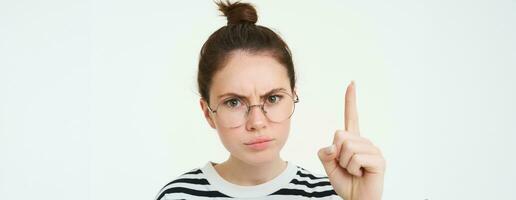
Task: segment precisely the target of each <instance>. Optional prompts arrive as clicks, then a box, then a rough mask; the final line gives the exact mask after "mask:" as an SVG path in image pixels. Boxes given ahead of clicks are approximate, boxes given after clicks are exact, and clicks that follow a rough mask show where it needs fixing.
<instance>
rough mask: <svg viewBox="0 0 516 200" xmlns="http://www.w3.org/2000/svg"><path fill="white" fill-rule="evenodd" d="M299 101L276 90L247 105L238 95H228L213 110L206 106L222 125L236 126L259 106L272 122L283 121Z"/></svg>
mask: <svg viewBox="0 0 516 200" xmlns="http://www.w3.org/2000/svg"><path fill="white" fill-rule="evenodd" d="M298 102H299V98H298V96H297V95H291V94H289V93H286V92H276V93H273V94H270V95H268V96H267V97H266V98H265V99H264V101H263V103H262V104H258V105H249V104H248V103H247V102H246V101H245V100H243V99H242V98H240V97H229V98H227V99H224V100H222V101H221V102H220V103H219V104H218V105H217V107H216V108H215V110H212V109H211V107H210V106H208V110H210V112H212V113H215V114H216V115H217V117H218V118H219V120H220V122H221V125H222V126H224V127H231V128H233V127H238V126H241V125H242V124H244V123H245V121H246V120H247V116H248V114H249V112H251V109H252V108H253V107H259V108H261V110H262V111H263V113H264V114H265V116H266V117H267V118H268V119H269V120H270V121H272V122H276V123H279V122H283V121H285V120H287V119H289V118H290V117H291V116H292V114H293V113H294V109H295V104H296V103H298Z"/></svg>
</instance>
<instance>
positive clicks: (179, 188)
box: [155, 168, 213, 200]
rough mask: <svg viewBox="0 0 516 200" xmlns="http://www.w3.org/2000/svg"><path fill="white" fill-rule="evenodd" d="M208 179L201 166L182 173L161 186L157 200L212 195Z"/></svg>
mask: <svg viewBox="0 0 516 200" xmlns="http://www.w3.org/2000/svg"><path fill="white" fill-rule="evenodd" d="M208 185H209V183H208V180H207V179H206V177H205V175H204V174H203V172H202V170H201V169H200V168H195V169H192V170H190V171H188V172H186V173H183V174H181V175H180V176H178V177H176V178H175V179H173V180H172V181H170V182H168V183H167V184H165V186H163V187H162V188H161V190H160V191H159V193H158V195H156V198H155V199H156V200H168V199H192V198H193V197H201V196H206V197H208V196H210V195H213V194H211V193H212V192H211V191H209V189H208Z"/></svg>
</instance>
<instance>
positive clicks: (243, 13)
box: [216, 0, 258, 25]
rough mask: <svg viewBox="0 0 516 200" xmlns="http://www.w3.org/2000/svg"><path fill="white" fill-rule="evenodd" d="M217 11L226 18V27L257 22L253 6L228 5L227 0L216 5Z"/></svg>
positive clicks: (247, 4) (238, 3)
mask: <svg viewBox="0 0 516 200" xmlns="http://www.w3.org/2000/svg"><path fill="white" fill-rule="evenodd" d="M216 4H217V5H218V6H219V10H220V11H221V12H222V13H223V14H224V16H226V18H227V20H228V25H230V24H246V23H249V24H255V23H256V21H258V16H257V15H256V10H255V9H254V6H253V5H251V4H249V3H240V2H239V1H237V2H235V3H230V2H229V0H226V2H223V1H222V0H221V1H219V2H217V3H216Z"/></svg>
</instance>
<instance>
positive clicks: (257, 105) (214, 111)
mask: <svg viewBox="0 0 516 200" xmlns="http://www.w3.org/2000/svg"><path fill="white" fill-rule="evenodd" d="M280 93H284V94H286V95H288V96H290V98H292V102H294V103H293V106H294V107H293V109H292V113H290V115H289V116H288V117H287V118H286V119H284V120H287V119H290V117H292V115H293V114H294V111H295V110H296V103H299V96H298V95H297V94H295V93H294V94H289V93H287V92H280ZM238 98H240V99H241V97H238ZM207 103H208V105H207V107H208V110H209V111H210V112H211V113H215V114H217V110H218V109H219V106H220V104H222V103H223V102H219V104H217V108H216V109H215V110H213V109H211V107H210V104H209V102H207ZM243 103H244V104H245V105H246V107H247V111H246V112H245V118H246V120H247V116H248V115H249V112H251V109H252V107H259V108H260V109H261V110H262V112H263V114H264V115H265V116H266V117H267V119H269V117H268V116H267V111H265V108H264V107H265V103H266V101H263V103H262V104H255V105H248V104H247V103H246V101H243ZM269 120H270V119H269ZM284 120H283V121H284Z"/></svg>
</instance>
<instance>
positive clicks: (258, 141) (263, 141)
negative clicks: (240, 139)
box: [245, 138, 273, 145]
mask: <svg viewBox="0 0 516 200" xmlns="http://www.w3.org/2000/svg"><path fill="white" fill-rule="evenodd" d="M272 140H273V139H270V138H258V139H255V140H252V141H251V142H248V143H245V145H253V144H260V143H265V142H270V141H272Z"/></svg>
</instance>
